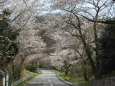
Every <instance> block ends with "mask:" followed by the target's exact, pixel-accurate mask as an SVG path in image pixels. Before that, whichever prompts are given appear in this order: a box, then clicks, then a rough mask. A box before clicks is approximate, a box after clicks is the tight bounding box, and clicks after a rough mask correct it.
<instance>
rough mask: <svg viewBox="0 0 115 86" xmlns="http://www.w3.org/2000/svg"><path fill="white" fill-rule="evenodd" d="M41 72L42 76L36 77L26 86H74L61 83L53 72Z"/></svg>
mask: <svg viewBox="0 0 115 86" xmlns="http://www.w3.org/2000/svg"><path fill="white" fill-rule="evenodd" d="M41 72H42V74H41V75H38V76H36V77H35V78H34V79H32V80H31V81H30V82H29V83H28V84H27V85H26V86H74V85H68V84H66V83H65V82H63V81H61V80H60V79H59V78H58V77H57V75H56V74H55V73H54V72H53V71H50V70H41Z"/></svg>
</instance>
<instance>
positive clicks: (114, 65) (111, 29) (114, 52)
mask: <svg viewBox="0 0 115 86" xmlns="http://www.w3.org/2000/svg"><path fill="white" fill-rule="evenodd" d="M99 43H100V46H99V47H100V49H99V51H100V56H99V57H100V70H99V71H100V74H101V75H102V76H106V75H110V74H111V73H112V72H113V71H115V62H114V61H115V25H107V26H106V28H105V29H104V31H103V32H102V35H101V37H100V39H99Z"/></svg>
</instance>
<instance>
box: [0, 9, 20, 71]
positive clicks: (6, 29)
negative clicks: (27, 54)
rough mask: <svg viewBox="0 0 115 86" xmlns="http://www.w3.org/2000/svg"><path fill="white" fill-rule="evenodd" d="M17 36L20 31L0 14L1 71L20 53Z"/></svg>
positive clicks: (4, 15)
mask: <svg viewBox="0 0 115 86" xmlns="http://www.w3.org/2000/svg"><path fill="white" fill-rule="evenodd" d="M3 13H4V11H3ZM17 35H18V31H17V30H16V29H15V28H14V27H11V25H10V24H9V20H8V19H7V17H6V14H0V69H2V68H4V67H6V66H7V65H8V64H9V62H10V61H11V60H13V58H14V57H13V56H14V55H16V53H17V52H18V46H17V43H16V37H17Z"/></svg>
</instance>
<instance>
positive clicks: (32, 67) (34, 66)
mask: <svg viewBox="0 0 115 86" xmlns="http://www.w3.org/2000/svg"><path fill="white" fill-rule="evenodd" d="M25 68H26V69H27V70H29V71H31V72H35V73H38V65H37V64H35V63H33V64H27V65H26V67H25Z"/></svg>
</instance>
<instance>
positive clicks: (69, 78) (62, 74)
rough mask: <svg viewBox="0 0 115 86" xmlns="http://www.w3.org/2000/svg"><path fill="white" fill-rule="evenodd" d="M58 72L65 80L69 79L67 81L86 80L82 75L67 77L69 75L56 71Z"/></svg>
mask: <svg viewBox="0 0 115 86" xmlns="http://www.w3.org/2000/svg"><path fill="white" fill-rule="evenodd" d="M58 74H59V76H60V77H62V78H63V79H64V80H66V81H69V82H72V83H84V82H86V81H85V80H84V79H83V77H76V78H75V77H74V78H73V77H69V76H65V74H64V73H61V72H59V73H58Z"/></svg>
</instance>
